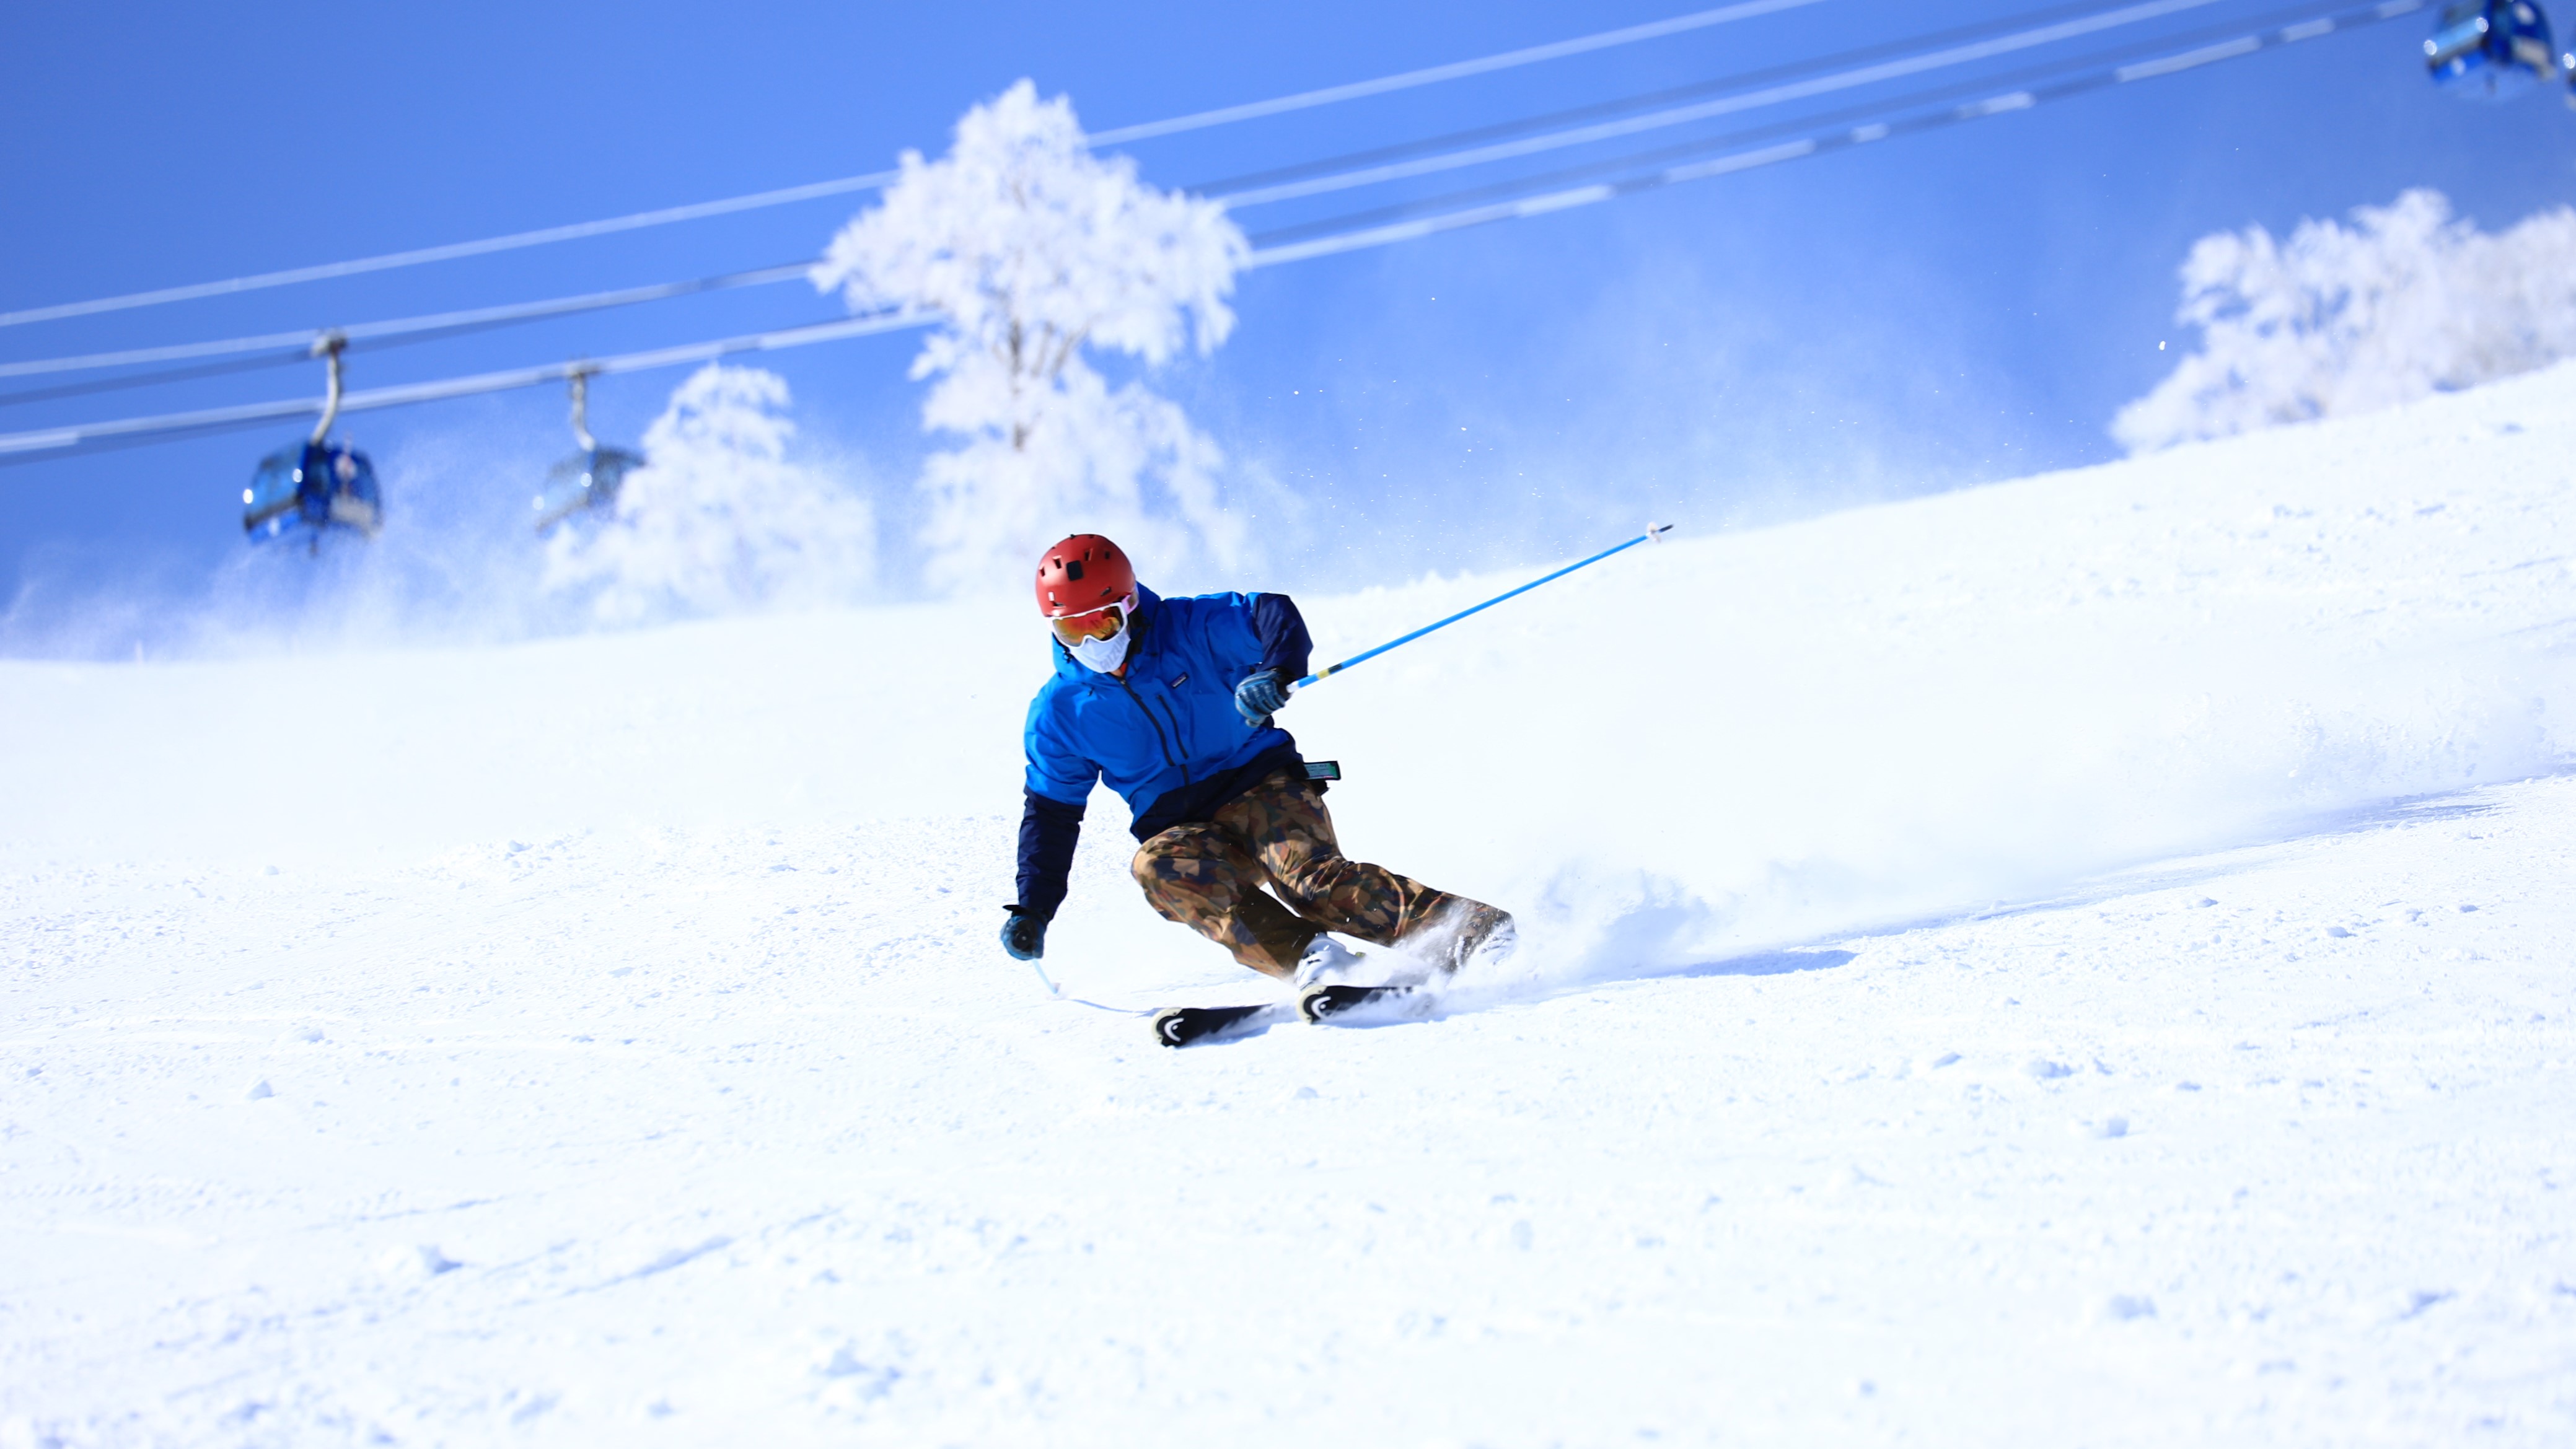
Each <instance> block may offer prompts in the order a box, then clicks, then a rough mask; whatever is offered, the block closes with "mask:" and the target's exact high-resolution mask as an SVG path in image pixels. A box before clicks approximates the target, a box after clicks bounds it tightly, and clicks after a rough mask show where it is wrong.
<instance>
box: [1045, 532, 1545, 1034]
mask: <svg viewBox="0 0 2576 1449" xmlns="http://www.w3.org/2000/svg"><path fill="white" fill-rule="evenodd" d="M1037 602H1038V611H1039V613H1040V614H1041V615H1042V616H1043V617H1044V618H1045V619H1046V621H1047V626H1048V629H1049V632H1050V634H1051V635H1052V638H1051V641H1050V650H1051V652H1052V654H1053V656H1054V660H1055V669H1054V673H1053V674H1052V675H1051V676H1050V677H1049V678H1048V679H1047V681H1046V682H1045V683H1044V684H1043V685H1041V686H1040V687H1039V689H1038V692H1037V697H1036V698H1035V699H1034V700H1032V701H1031V702H1030V704H1029V713H1028V723H1027V727H1026V732H1025V736H1024V742H1025V746H1026V753H1027V762H1028V773H1027V780H1026V790H1025V797H1026V803H1025V805H1024V807H1023V811H1022V814H1021V819H1020V842H1019V900H1017V901H1016V902H1014V903H1013V904H1012V905H1011V906H1010V920H1009V921H1008V922H1007V923H1005V925H1004V926H1003V929H1002V945H1003V948H1004V949H1005V950H1007V951H1008V952H1009V953H1010V954H1011V955H1012V956H1014V957H1017V958H1018V959H1021V960H1024V961H1033V960H1037V959H1039V958H1040V957H1042V956H1043V955H1044V954H1045V951H1046V932H1047V926H1048V924H1049V922H1051V921H1052V920H1053V919H1054V917H1055V913H1056V908H1057V907H1058V906H1059V905H1061V904H1062V903H1063V901H1064V897H1065V891H1066V884H1067V878H1068V873H1069V871H1070V870H1071V867H1072V863H1073V855H1074V847H1075V845H1076V843H1077V841H1078V839H1079V837H1080V835H1081V830H1082V817H1083V811H1084V807H1085V803H1086V802H1087V801H1088V800H1089V798H1090V795H1091V791H1092V787H1093V786H1094V785H1096V784H1101V783H1106V784H1107V785H1108V786H1109V787H1110V788H1111V789H1113V790H1115V791H1117V792H1118V793H1119V794H1120V795H1121V796H1123V797H1124V798H1125V799H1126V801H1127V806H1128V810H1129V811H1130V813H1131V814H1132V815H1133V817H1134V825H1133V827H1132V828H1133V831H1134V833H1135V836H1136V839H1137V840H1138V842H1140V844H1139V846H1138V849H1137V851H1136V856H1135V859H1134V861H1133V862H1132V864H1131V866H1130V871H1131V873H1132V874H1133V876H1134V877H1135V880H1136V883H1137V885H1138V886H1139V887H1141V888H1142V889H1143V891H1144V893H1145V900H1146V903H1147V904H1149V905H1151V906H1152V907H1153V908H1154V910H1155V911H1156V913H1158V914H1159V915H1161V916H1162V917H1163V918H1164V919H1165V920H1168V921H1174V922H1177V923H1179V924H1182V925H1185V926H1188V927H1190V928H1191V929H1192V930H1194V931H1197V932H1198V933H1199V934H1200V935H1203V936H1205V937H1207V938H1208V939H1209V940H1211V941H1213V942H1215V943H1216V944H1218V945H1220V946H1223V947H1225V948H1226V950H1227V951H1228V952H1230V953H1232V955H1233V956H1234V959H1235V960H1236V961H1237V962H1239V963H1240V964H1242V965H1243V966H1245V967H1248V968H1250V969H1251V970H1254V971H1258V972H1260V973H1262V974H1263V975H1266V976H1270V977H1274V978H1277V979H1279V980H1281V981H1288V982H1294V983H1295V984H1297V985H1299V986H1301V987H1305V986H1312V985H1314V984H1316V983H1318V982H1331V981H1337V980H1343V979H1346V978H1356V977H1362V976H1367V977H1371V978H1374V979H1384V978H1385V977H1386V975H1387V974H1388V972H1389V970H1390V967H1391V963H1385V962H1380V963H1369V962H1367V961H1365V960H1364V957H1363V954H1362V953H1360V952H1355V951H1353V950H1351V949H1350V948H1349V947H1347V946H1344V945H1342V944H1341V943H1340V942H1338V941H1336V940H1335V939H1334V935H1335V934H1339V935H1343V936H1348V937H1351V938H1352V939H1354V940H1356V941H1359V942H1361V943H1363V944H1365V945H1370V946H1376V947H1383V948H1390V949H1391V950H1392V951H1393V952H1394V953H1396V954H1397V955H1399V956H1401V957H1404V958H1407V959H1408V961H1409V964H1411V965H1412V967H1413V968H1414V969H1415V970H1416V971H1417V972H1421V973H1425V974H1428V975H1430V976H1432V977H1433V978H1435V979H1443V980H1445V979H1446V977H1447V976H1448V975H1449V974H1450V973H1453V972H1455V971H1456V970H1458V969H1459V968H1460V967H1461V966H1462V965H1465V964H1468V963H1469V962H1479V963H1483V962H1490V961H1493V960H1498V959H1499V958H1500V957H1501V956H1502V955H1503V954H1504V953H1505V952H1507V951H1508V950H1509V949H1510V946H1511V943H1512V939H1513V929H1512V920H1511V917H1510V916H1509V915H1507V914H1505V913H1504V912H1502V911H1500V910H1497V909H1496V908H1494V907H1492V906H1489V905H1486V904H1484V903H1483V902H1481V901H1473V900H1469V899H1467V898H1466V897H1464V896H1458V895H1453V894H1450V893H1449V892H1447V891H1442V890H1436V889H1433V888H1432V887H1430V886H1426V885H1423V884H1421V883H1420V882H1418V881H1414V880H1412V879H1409V878H1407V877H1405V876H1401V875H1398V874H1396V873H1395V872H1394V871H1391V870H1388V869H1386V868H1385V867H1383V866H1377V865H1370V864H1366V863H1364V862H1360V861H1354V860H1351V859H1349V858H1348V857H1346V856H1344V855H1343V854H1342V853H1341V849H1340V846H1339V843H1338V841H1337V839H1336V837H1335V835H1334V831H1333V822H1332V817H1331V815H1330V814H1329V813H1328V812H1327V811H1326V810H1325V808H1324V801H1323V793H1324V788H1325V783H1324V781H1322V780H1319V779H1310V778H1308V771H1307V768H1306V762H1305V760H1304V758H1303V757H1302V756H1300V755H1299V754H1298V751H1297V742H1296V740H1295V739H1294V738H1292V737H1291V736H1290V735H1289V734H1288V732H1287V731H1286V730H1283V729H1280V728H1279V727H1278V726H1277V724H1275V723H1274V722H1273V716H1274V715H1276V714H1277V713H1278V712H1279V710H1281V709H1282V708H1284V707H1285V706H1286V704H1287V702H1288V685H1289V682H1290V681H1292V680H1295V679H1298V678H1301V677H1303V676H1304V675H1305V673H1306V672H1307V653H1308V649H1309V641H1308V639H1307V634H1306V623H1305V620H1304V619H1303V618H1302V617H1301V616H1300V615H1299V614H1298V612H1297V605H1296V603H1295V602H1294V601H1293V600H1291V599H1290V598H1289V597H1288V596H1287V595H1285V594H1239V593H1227V594H1202V595H1198V596H1196V597H1192V598H1176V599H1166V598H1162V597H1160V596H1158V595H1156V594H1155V593H1154V592H1153V590H1151V589H1149V588H1146V587H1145V586H1144V585H1143V584H1141V583H1139V582H1138V581H1137V579H1136V573H1135V568H1134V566H1133V565H1132V564H1131V563H1130V562H1129V561H1128V558H1127V555H1126V554H1125V553H1124V552H1123V551H1121V550H1120V549H1119V547H1118V546H1117V545H1116V544H1114V543H1112V542H1110V541H1109V540H1108V539H1106V538H1102V537H1100V536H1099V535H1097V534H1075V535H1073V536H1072V537H1070V538H1067V539H1065V540H1064V541H1063V542H1061V543H1058V544H1057V545H1055V546H1054V547H1053V548H1050V549H1048V550H1047V552H1046V554H1045V556H1044V557H1043V558H1042V559H1040V560H1039V563H1038V571H1037Z"/></svg>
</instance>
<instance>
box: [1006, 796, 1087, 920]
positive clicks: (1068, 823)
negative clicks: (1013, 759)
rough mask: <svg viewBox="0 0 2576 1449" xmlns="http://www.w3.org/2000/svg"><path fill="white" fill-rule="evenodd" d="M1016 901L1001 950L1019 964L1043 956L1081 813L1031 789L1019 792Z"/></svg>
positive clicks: (1068, 871) (1079, 830)
mask: <svg viewBox="0 0 2576 1449" xmlns="http://www.w3.org/2000/svg"><path fill="white" fill-rule="evenodd" d="M1021 793H1022V794H1023V795H1024V796H1025V797H1026V803H1025V804H1023V805H1022V806H1021V807H1020V898H1019V899H1018V900H1017V901H1015V902H1013V903H1012V905H1011V919H1010V922H1009V924H1007V925H1005V926H1003V927H1002V949H1003V950H1005V951H1008V952H1010V953H1011V954H1012V955H1013V956H1015V957H1018V958H1019V959H1020V960H1022V961H1034V960H1036V959H1037V958H1039V957H1040V956H1043V955H1045V954H1046V928H1047V922H1049V921H1051V920H1054V919H1055V911H1056V907H1058V906H1061V905H1063V904H1064V893H1065V888H1066V883H1067V881H1068V880H1069V879H1070V878H1071V876H1072V874H1073V848H1074V846H1076V845H1077V844H1079V843H1081V840H1082V809H1083V807H1081V806H1079V805H1068V804H1066V803H1065V802H1063V801H1062V800H1051V799H1048V798H1047V797H1046V796H1044V795H1041V794H1039V793H1038V792H1037V791H1035V790H1025V791H1022V792H1021Z"/></svg>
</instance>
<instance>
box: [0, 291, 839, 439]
mask: <svg viewBox="0 0 2576 1449" xmlns="http://www.w3.org/2000/svg"><path fill="white" fill-rule="evenodd" d="M813 268H814V264H813V263H812V262H810V261H806V262H789V263H786V264H784V265H782V266H775V267H754V268H751V269H750V270H748V271H739V272H724V273H721V274H719V275H716V276H712V277H693V278H690V279H689V280H687V281H680V282H655V283H651V284H649V285H646V286H641V287H620V288H617V289H615V290H613V291H606V292H585V293H582V294H580V295H578V296H571V297H550V298H546V299H543V300H541V301H535V302H512V303H507V304H504V305H502V306H498V307H475V308H470V309H467V310H464V311H456V312H436V313H432V314H430V315H428V316H424V317H398V318H394V319H391V320H388V321H383V322H358V323H353V324H351V325H349V326H346V327H308V328H305V329H303V330H301V331H296V332H270V333H265V334H262V335H260V336H256V337H227V338H223V339H220V340H217V341H212V342H182V343H178V344H176V345H173V346H169V347H136V348H129V349H127V350H125V351H122V352H93V353H88V354H86V355H82V356H76V357H40V358H35V359H33V360H30V361H26V362H0V377H30V376H41V375H44V374H47V373H56V372H80V371H86V370H90V369H95V368H104V367H126V366H131V365H133V364H136V363H143V362H174V361H179V360H182V359H186V358H196V357H222V356H226V355H229V354H239V353H246V352H276V353H277V354H278V356H277V357H276V358H274V359H267V358H263V359H261V360H260V361H259V362H258V363H257V364H255V365H257V366H263V367H264V366H270V365H273V363H285V362H300V361H303V360H304V359H305V357H306V352H305V349H306V348H308V347H309V346H311V345H312V342H313V339H314V338H316V337H319V336H322V335H323V334H325V333H327V332H337V333H339V334H340V335H341V336H343V337H345V338H347V339H349V340H350V341H351V342H372V343H374V344H375V345H377V346H387V345H392V344H393V343H396V342H413V341H422V340H426V339H429V338H433V337H444V336H449V335H453V334H456V333H461V332H472V331H481V330H484V329H487V328H492V327H503V326H509V325H512V324H515V323H521V322H540V321H544V320H546V319H548V318H552V317H569V316H574V315H577V314H579V313H583V312H598V311H603V310H606V309H608V308H611V307H629V306H633V305H635V304H636V303H639V302H658V301H661V300H663V299H665V298H670V297H686V296H692V295H695V294H697V293H700V292H719V291H727V290H730V289H733V288H736V287H759V286H766V285H768V284H770V283H773V282H788V281H794V280H795V279H797V278H799V277H802V276H805V275H807V274H808V273H810V272H811V271H812V270H813ZM352 350H365V349H352ZM181 375H184V374H177V375H174V374H157V375H152V376H147V377H145V378H142V379H140V380H139V381H127V380H120V381H119V383H118V384H116V385H121V386H136V385H140V383H141V382H154V381H176V380H177V379H178V376H181ZM84 390H88V389H71V390H67V391H84ZM58 395H60V394H58V393H35V392H20V393H7V394H0V406H7V405H8V404H10V403H14V402H25V401H33V400H35V399H36V398H38V397H48V396H58Z"/></svg>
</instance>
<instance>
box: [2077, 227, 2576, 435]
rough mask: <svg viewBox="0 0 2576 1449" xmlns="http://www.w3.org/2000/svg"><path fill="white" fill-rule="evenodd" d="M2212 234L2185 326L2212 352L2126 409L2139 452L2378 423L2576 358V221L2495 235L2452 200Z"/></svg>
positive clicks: (2189, 360) (2195, 256) (2190, 292)
mask: <svg viewBox="0 0 2576 1449" xmlns="http://www.w3.org/2000/svg"><path fill="white" fill-rule="evenodd" d="M2352 221H2353V224H2352V226H2351V227H2350V228H2346V227H2343V226H2340V225H2338V224H2336V223H2335V222H2333V221H2303V222H2301V223H2299V225H2298V228H2297V229H2296V230H2294V231H2293V232H2291V233H2290V239H2289V240H2288V241H2287V242H2280V241H2276V240H2274V239H2273V237H2272V234H2271V233H2270V232H2267V231H2265V230H2264V229H2263V228H2261V227H2259V226H2258V227H2253V228H2250V229H2248V230H2246V231H2243V232H2219V233H2216V234H2214V235H2211V236H2205V237H2203V238H2201V239H2200V241H2199V243H2198V244H2197V245H2195V246H2193V247H2192V249H2191V256H2190V258H2189V260H2187V261H2186V262H2184V264H2183V269H2182V280H2183V303H2182V309H2181V311H2180V312H2179V313H2178V314H2176V315H2177V319H2178V320H2180V321H2182V322H2185V323H2188V324H2190V325H2192V326H2196V327H2198V328H2200V329H2201V338H2202V348H2201V350H2200V351H2199V352H2197V353H2195V354H2193V355H2191V356H2189V357H2186V358H2184V359H2183V361H2182V365H2181V366H2179V367H2177V368H2175V369H2174V371H2173V374H2172V375H2171V376H2169V377H2167V378H2166V379H2165V380H2164V381H2163V382H2161V383H2159V384H2157V386H2156V388H2155V390H2154V391H2152V392H2150V393H2148V394H2147V395H2146V396H2145V397H2142V398H2140V399H2138V400H2137V401H2136V402H2133V403H2131V404H2129V405H2128V406H2127V407H2125V408H2122V409H2121V410H2120V412H2119V415H2118V417H2117V418H2115V419H2114V420H2113V422H2112V424H2111V435H2112V436H2113V437H2114V438H2116V439H2118V440H2119V441H2120V442H2121V443H2122V444H2123V445H2124V446H2126V447H2127V448H2128V449H2129V450H2130V451H2131V452H2146V451H2150V450H2152V449H2156V448H2164V447H2170V446H2172V445H2173V444H2176V443H2182V442H2189V441H2191V440H2193V439H2196V438H2215V437H2224V436H2226V435H2228V434H2230V433H2239V432H2244V431H2246V430H2248V429H2252V428H2261V427H2269V426H2271V425H2273V424H2275V423H2287V422H2297V421H2300V420H2302V419H2305V418H2317V417H2326V416H2329V415H2332V414H2336V413H2353V412H2364V411H2368V410H2370V409H2373V408H2384V407H2389V406H2393V405H2395V404H2397V403H2402V402H2407V401H2410V400H2412V399H2415V398H2420V397H2423V396H2425V395H2427V394H2430V393H2433V392H2440V391H2448V390H2451V389H2456V388H2463V387H2473V386H2475V385H2477V384H2478V383H2481V382H2488V381H2492V380H2493V379H2495V378H2499V377H2505V376H2508V375H2510V374H2513V373H2517V372H2527V371H2529V370H2531V369H2532V368H2536V367H2542V366H2546V365H2547V364H2549V363H2551V362H2555V361H2557V360H2558V359H2560V358H2562V357H2569V356H2576V211H2571V210H2569V209H2568V208H2566V207H2563V206H2562V207H2559V208H2557V209H2555V210H2552V211H2544V212H2541V213H2539V214H2537V215H2535V216H2531V217H2528V218H2526V219H2524V220H2523V221H2522V222H2521V223H2519V224H2518V225H2516V226H2514V227H2513V228H2512V229H2510V230H2508V231H2505V232H2501V233H2497V234H2489V233H2485V232H2481V231H2479V230H2478V229H2477V228H2476V227H2474V226H2472V225H2470V224H2469V223H2467V222H2465V221H2454V220H2452V219H2451V205H2450V202H2449V201H2448V200H2446V199H2445V198H2444V197H2443V196H2442V194H2441V193H2439V192H2436V191H2422V190H2418V191H2409V192H2407V193H2405V194H2404V195H2402V196H2400V197H2398V198H2397V202H2396V204H2395V205H2393V206H2386V207H2372V206H2365V207H2359V208H2356V209H2355V210H2354V212H2353V214H2352Z"/></svg>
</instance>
